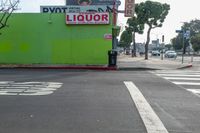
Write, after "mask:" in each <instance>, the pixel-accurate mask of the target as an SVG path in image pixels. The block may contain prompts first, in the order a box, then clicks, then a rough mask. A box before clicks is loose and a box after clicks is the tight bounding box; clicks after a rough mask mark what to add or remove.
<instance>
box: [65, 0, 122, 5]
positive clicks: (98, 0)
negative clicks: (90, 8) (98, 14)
mask: <svg viewBox="0 0 200 133" xmlns="http://www.w3.org/2000/svg"><path fill="white" fill-rule="evenodd" d="M66 4H67V5H79V6H87V5H113V4H114V0H67V1H66ZM120 4H121V2H120V1H119V0H116V5H118V6H119V5H120Z"/></svg>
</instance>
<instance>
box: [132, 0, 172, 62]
mask: <svg viewBox="0 0 200 133" xmlns="http://www.w3.org/2000/svg"><path fill="white" fill-rule="evenodd" d="M169 10H170V5H168V4H161V3H159V2H153V1H145V2H141V3H140V4H138V5H137V6H136V8H135V12H136V14H137V18H138V21H139V23H142V24H147V25H148V30H147V39H146V40H147V41H146V44H145V59H148V46H149V42H150V33H151V30H152V29H155V28H157V27H162V24H163V22H164V20H165V18H166V16H167V15H168V12H169Z"/></svg>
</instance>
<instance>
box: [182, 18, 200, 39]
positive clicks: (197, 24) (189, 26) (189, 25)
mask: <svg viewBox="0 0 200 133" xmlns="http://www.w3.org/2000/svg"><path fill="white" fill-rule="evenodd" d="M182 29H183V30H185V31H186V30H190V36H194V35H196V34H198V33H200V20H198V19H195V20H191V21H190V22H184V24H183V26H182Z"/></svg>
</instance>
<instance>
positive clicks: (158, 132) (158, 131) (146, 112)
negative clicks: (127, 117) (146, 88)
mask: <svg viewBox="0 0 200 133" xmlns="http://www.w3.org/2000/svg"><path fill="white" fill-rule="evenodd" d="M124 84H125V85H126V87H127V88H128V90H129V92H130V94H131V97H132V99H133V101H134V103H135V105H136V107H137V109H138V112H139V114H140V116H141V118H142V120H143V122H144V125H145V127H146V130H147V132H148V133H168V131H167V129H166V128H165V126H164V125H163V123H162V121H161V120H160V118H159V117H158V116H157V115H156V113H155V112H154V110H153V109H152V107H151V106H150V105H149V103H148V102H147V100H146V99H145V98H144V96H143V95H142V93H141V92H140V90H139V89H138V88H137V87H136V86H135V84H134V83H133V82H131V81H124Z"/></svg>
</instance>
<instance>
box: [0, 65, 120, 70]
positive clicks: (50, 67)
mask: <svg viewBox="0 0 200 133" xmlns="http://www.w3.org/2000/svg"><path fill="white" fill-rule="evenodd" d="M0 69H66V70H99V71H115V70H117V67H108V66H3V67H0Z"/></svg>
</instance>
